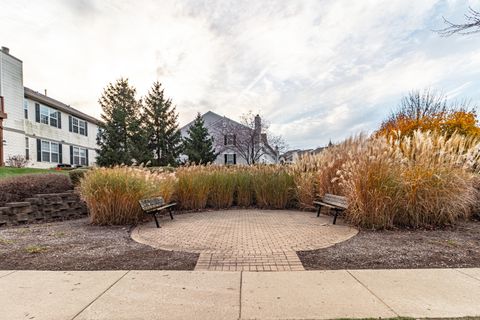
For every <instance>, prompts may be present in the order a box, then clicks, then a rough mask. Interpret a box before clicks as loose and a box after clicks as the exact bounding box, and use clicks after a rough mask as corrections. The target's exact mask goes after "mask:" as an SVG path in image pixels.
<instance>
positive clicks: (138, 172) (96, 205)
mask: <svg viewBox="0 0 480 320" xmlns="http://www.w3.org/2000/svg"><path fill="white" fill-rule="evenodd" d="M175 180H176V179H175V177H174V176H173V175H171V174H165V173H152V172H150V171H147V170H144V169H142V168H128V167H115V168H99V169H93V170H90V171H89V172H87V173H86V174H85V176H84V178H83V179H82V180H81V183H80V192H81V195H82V198H83V199H84V200H85V202H86V203H87V206H88V209H89V214H90V219H91V222H92V223H94V224H99V225H110V224H135V223H138V222H139V221H141V220H142V219H143V218H144V215H143V212H142V210H141V208H140V205H139V203H138V201H139V200H140V199H144V198H149V197H155V196H162V197H163V198H164V199H165V201H166V202H169V201H170V200H171V198H172V195H173V193H174V189H175V184H176V182H175Z"/></svg>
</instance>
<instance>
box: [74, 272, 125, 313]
mask: <svg viewBox="0 0 480 320" xmlns="http://www.w3.org/2000/svg"><path fill="white" fill-rule="evenodd" d="M130 271H131V270H128V271H127V272H125V273H124V274H123V275H122V276H121V277H120V278H118V279H117V280H116V281H114V282H113V283H112V284H111V285H110V286H108V288H107V289H105V290H103V291H102V292H101V293H100V294H99V295H98V296H97V297H95V299H93V300H92V301H90V303H89V304H87V305H86V306H85V307H84V308H83V309H82V310H80V311H79V312H78V313H77V314H76V315H74V316H73V318H72V320H75V318H77V317H78V316H79V315H80V314H82V312H83V311H85V310H86V309H87V308H88V307H90V306H91V305H92V304H93V303H94V302H95V301H97V300H98V298H100V297H101V296H103V295H104V294H105V292H107V291H108V290H110V289H111V288H112V287H113V286H114V285H116V284H117V282H118V281H120V280H122V279H123V278H124V277H125V276H126V275H127V274H128V273H129V272H130Z"/></svg>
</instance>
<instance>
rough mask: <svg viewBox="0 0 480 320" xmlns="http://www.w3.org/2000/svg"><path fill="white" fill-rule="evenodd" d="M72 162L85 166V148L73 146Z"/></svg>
mask: <svg viewBox="0 0 480 320" xmlns="http://www.w3.org/2000/svg"><path fill="white" fill-rule="evenodd" d="M72 164H75V165H82V166H86V165H87V149H85V148H79V147H73V161H72Z"/></svg>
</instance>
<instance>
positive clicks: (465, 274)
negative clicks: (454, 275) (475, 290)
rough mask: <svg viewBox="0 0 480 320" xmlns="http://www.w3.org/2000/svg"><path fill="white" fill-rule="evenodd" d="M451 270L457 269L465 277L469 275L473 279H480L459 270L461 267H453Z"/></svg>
mask: <svg viewBox="0 0 480 320" xmlns="http://www.w3.org/2000/svg"><path fill="white" fill-rule="evenodd" d="M453 270H455V271H457V272H459V273H461V274H463V275H464V276H467V277H470V278H472V279H475V280H477V281H480V279H479V278H477V277H474V276H472V275H471V274H468V273H465V272H462V271H461V270H462V269H461V268H455V269H453Z"/></svg>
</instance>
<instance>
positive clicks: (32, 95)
mask: <svg viewBox="0 0 480 320" xmlns="http://www.w3.org/2000/svg"><path fill="white" fill-rule="evenodd" d="M24 94H25V97H26V98H29V99H32V100H35V101H38V102H40V103H43V104H45V105H47V106H50V107H52V108H55V109H58V110H60V111H63V112H65V113H68V114H71V115H73V116H75V117H78V118H80V119H82V120H86V121H89V122H91V123H95V124H97V125H101V124H102V121H100V120H98V119H97V118H94V117H92V116H89V115H88V114H86V113H83V112H81V111H79V110H77V109H75V108H73V107H71V106H69V105H66V104H65V103H63V102H60V101H58V100H55V99H53V98H50V97H48V96H46V95H44V94H41V93H39V92H37V91H35V90H32V89H30V88H27V87H25V90H24Z"/></svg>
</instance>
